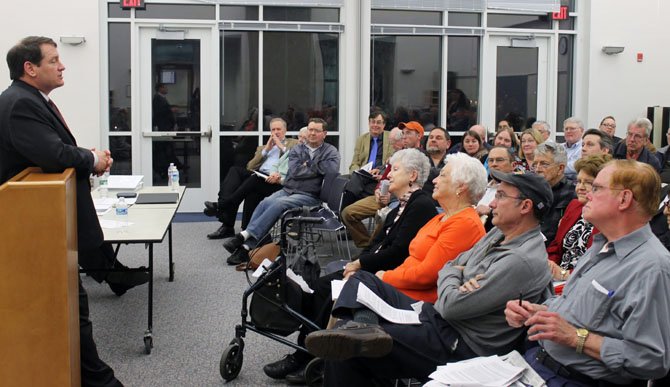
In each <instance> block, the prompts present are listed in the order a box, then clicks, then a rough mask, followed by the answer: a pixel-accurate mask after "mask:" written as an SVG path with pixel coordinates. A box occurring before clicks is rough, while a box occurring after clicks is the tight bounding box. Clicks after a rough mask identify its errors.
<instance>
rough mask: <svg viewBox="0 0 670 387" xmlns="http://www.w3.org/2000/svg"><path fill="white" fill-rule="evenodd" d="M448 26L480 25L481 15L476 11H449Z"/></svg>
mask: <svg viewBox="0 0 670 387" xmlns="http://www.w3.org/2000/svg"><path fill="white" fill-rule="evenodd" d="M449 26H453V27H480V26H481V15H480V14H478V13H465V12H449Z"/></svg>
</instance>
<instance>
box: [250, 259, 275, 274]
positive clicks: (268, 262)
mask: <svg viewBox="0 0 670 387" xmlns="http://www.w3.org/2000/svg"><path fill="white" fill-rule="evenodd" d="M270 265H272V261H271V260H269V259H267V258H265V259H264V260H263V262H261V264H260V265H258V268H257V269H256V271H254V273H253V274H252V275H251V276H252V277H254V278H258V277H260V276H261V274H263V273H265V272H266V271H267V269H266V268H267V267H270Z"/></svg>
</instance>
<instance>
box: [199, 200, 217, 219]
mask: <svg viewBox="0 0 670 387" xmlns="http://www.w3.org/2000/svg"><path fill="white" fill-rule="evenodd" d="M202 212H204V213H205V215H207V216H216V215H217V213H218V212H219V203H217V202H205V209H204V210H203V211H202Z"/></svg>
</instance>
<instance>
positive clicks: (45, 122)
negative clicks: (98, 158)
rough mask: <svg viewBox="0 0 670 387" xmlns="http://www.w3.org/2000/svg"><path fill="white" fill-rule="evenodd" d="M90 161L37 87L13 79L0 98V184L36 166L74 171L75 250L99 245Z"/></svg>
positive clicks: (53, 170) (88, 153)
mask: <svg viewBox="0 0 670 387" xmlns="http://www.w3.org/2000/svg"><path fill="white" fill-rule="evenodd" d="M93 161H94V157H93V153H91V151H90V150H88V149H85V148H80V147H78V146H77V142H76V141H75V139H74V136H72V134H71V133H70V131H69V130H68V129H67V128H66V127H65V123H63V122H61V120H60V118H59V117H58V114H57V113H56V112H55V111H53V110H52V108H51V107H50V106H49V104H48V103H47V101H46V100H45V99H44V97H43V96H42V95H41V94H40V92H39V91H38V90H37V89H35V88H34V87H32V86H30V85H28V84H27V83H24V82H22V81H14V82H13V83H12V84H11V86H9V88H7V90H5V91H4V92H3V93H2V95H0V184H2V183H4V182H5V181H7V180H9V179H10V178H12V177H13V176H14V175H16V174H17V173H19V172H21V171H22V170H23V169H25V168H27V167H34V166H38V167H40V168H42V170H43V171H44V172H47V173H58V172H62V171H63V170H65V168H70V167H72V168H74V169H75V171H76V175H77V238H78V247H79V251H80V252H81V251H84V250H89V249H93V248H97V247H99V246H100V245H101V244H102V242H103V234H102V229H101V228H100V223H99V222H98V217H97V215H96V213H95V207H94V206H93V199H92V198H91V186H90V183H89V176H90V174H91V173H92V172H93ZM35 231H37V232H39V231H43V232H48V230H35Z"/></svg>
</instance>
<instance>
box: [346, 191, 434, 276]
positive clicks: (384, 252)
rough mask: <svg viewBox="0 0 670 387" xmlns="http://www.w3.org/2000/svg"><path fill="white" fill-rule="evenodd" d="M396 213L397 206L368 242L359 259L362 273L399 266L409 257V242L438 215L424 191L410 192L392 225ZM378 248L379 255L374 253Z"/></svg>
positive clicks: (431, 200)
mask: <svg viewBox="0 0 670 387" xmlns="http://www.w3.org/2000/svg"><path fill="white" fill-rule="evenodd" d="M398 210H399V207H396V208H394V209H393V210H391V212H389V213H388V215H387V216H386V220H385V221H384V228H383V230H382V231H381V232H380V233H379V234H378V235H377V236H376V237H375V239H374V240H373V241H372V243H370V247H368V248H367V249H365V250H363V252H362V253H361V255H360V256H359V257H358V259H360V262H361V268H362V269H363V270H366V271H369V272H371V273H375V272H377V271H378V270H391V269H394V268H396V267H398V266H399V265H400V264H401V263H403V262H404V261H405V259H406V258H407V257H408V256H409V243H410V242H411V241H412V239H414V237H415V236H416V233H417V232H419V229H421V227H423V226H424V225H425V224H426V223H428V221H429V220H430V219H432V218H433V217H434V216H435V215H437V210H436V209H435V204H434V203H433V199H432V198H431V197H430V196H429V195H428V194H427V193H426V192H424V191H423V190H417V191H415V192H414V193H412V195H411V196H410V197H409V200H408V201H407V205H406V206H405V210H404V211H403V212H402V215H400V218H399V219H398V221H397V222H395V223H393V220H394V219H395V218H396V216H397V215H398ZM387 230H389V232H388V235H387V233H386V231H387ZM380 247H381V249H380V250H379V252H378V253H376V254H375V251H377V249H379V248H380Z"/></svg>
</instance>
